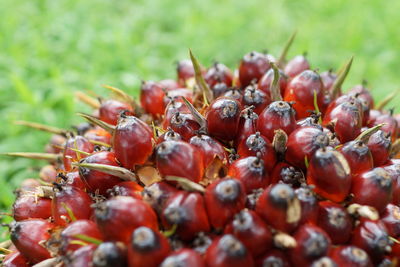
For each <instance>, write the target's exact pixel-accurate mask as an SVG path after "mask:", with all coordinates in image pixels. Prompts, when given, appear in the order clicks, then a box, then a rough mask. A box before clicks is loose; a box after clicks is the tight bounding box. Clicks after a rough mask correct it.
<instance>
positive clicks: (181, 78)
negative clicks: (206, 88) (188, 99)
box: [176, 59, 195, 86]
mask: <svg viewBox="0 0 400 267" xmlns="http://www.w3.org/2000/svg"><path fill="white" fill-rule="evenodd" d="M176 71H177V76H178V83H179V84H180V85H181V86H185V85H186V81H187V80H189V79H190V78H193V77H194V74H195V73H194V68H193V64H192V61H190V60H189V59H184V60H180V61H179V62H178V64H177V67H176Z"/></svg>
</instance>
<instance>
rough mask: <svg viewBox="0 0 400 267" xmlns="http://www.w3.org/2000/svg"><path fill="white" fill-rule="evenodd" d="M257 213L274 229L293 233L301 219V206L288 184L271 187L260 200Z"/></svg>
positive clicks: (257, 204)
mask: <svg viewBox="0 0 400 267" xmlns="http://www.w3.org/2000/svg"><path fill="white" fill-rule="evenodd" d="M255 210H256V212H257V213H258V214H259V215H260V216H261V217H262V218H263V219H264V220H265V221H266V222H267V223H268V224H269V225H271V226H272V227H274V228H276V229H277V230H280V231H283V232H291V231H293V230H294V229H295V228H296V227H297V226H298V223H299V220H300V217H301V206H300V202H299V200H298V199H297V197H296V195H295V193H294V190H293V189H292V188H291V187H290V186H288V185H286V184H276V185H271V186H269V187H268V188H267V189H266V190H265V191H264V192H263V193H262V194H261V196H260V197H259V198H258V200H257V203H256V209H255Z"/></svg>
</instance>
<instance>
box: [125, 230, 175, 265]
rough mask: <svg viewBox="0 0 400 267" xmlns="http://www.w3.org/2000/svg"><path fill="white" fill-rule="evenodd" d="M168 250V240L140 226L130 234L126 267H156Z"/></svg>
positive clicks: (156, 232)
mask: <svg viewBox="0 0 400 267" xmlns="http://www.w3.org/2000/svg"><path fill="white" fill-rule="evenodd" d="M170 250H171V248H170V245H169V243H168V240H167V239H166V238H165V237H164V236H163V235H162V234H161V233H159V232H158V231H154V230H153V229H151V228H148V227H145V226H141V227H139V228H137V229H136V230H134V231H133V232H132V234H131V239H130V242H129V245H128V266H129V267H137V266H146V267H158V266H159V265H160V263H161V262H162V261H163V260H164V259H165V258H166V257H167V256H168V254H169V253H170Z"/></svg>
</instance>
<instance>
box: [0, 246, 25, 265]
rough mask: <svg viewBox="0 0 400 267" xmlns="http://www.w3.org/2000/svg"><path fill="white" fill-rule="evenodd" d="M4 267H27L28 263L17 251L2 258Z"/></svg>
mask: <svg viewBox="0 0 400 267" xmlns="http://www.w3.org/2000/svg"><path fill="white" fill-rule="evenodd" d="M2 266H4V267H29V266H30V265H29V264H28V261H27V260H26V259H25V258H24V257H23V256H22V254H21V253H20V252H19V251H18V250H17V251H13V252H12V253H10V254H7V255H6V256H5V257H4V260H3V262H2Z"/></svg>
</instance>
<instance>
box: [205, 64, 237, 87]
mask: <svg viewBox="0 0 400 267" xmlns="http://www.w3.org/2000/svg"><path fill="white" fill-rule="evenodd" d="M204 80H205V81H206V82H207V83H208V85H209V86H210V87H214V86H215V85H216V84H217V83H224V84H226V85H227V86H232V80H233V75H232V72H231V71H230V69H229V68H228V67H227V66H225V65H224V64H222V63H217V62H216V63H215V64H214V65H213V66H212V67H211V68H209V69H208V70H207V72H206V74H205V75H204Z"/></svg>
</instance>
